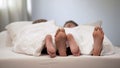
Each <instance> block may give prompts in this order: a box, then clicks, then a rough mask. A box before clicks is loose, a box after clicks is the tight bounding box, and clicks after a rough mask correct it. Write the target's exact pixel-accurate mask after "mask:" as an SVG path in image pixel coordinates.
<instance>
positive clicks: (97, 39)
mask: <svg viewBox="0 0 120 68" xmlns="http://www.w3.org/2000/svg"><path fill="white" fill-rule="evenodd" d="M93 39H94V45H93V56H100V54H101V51H102V47H103V46H102V43H103V39H104V32H103V30H102V28H101V27H95V29H94V32H93Z"/></svg>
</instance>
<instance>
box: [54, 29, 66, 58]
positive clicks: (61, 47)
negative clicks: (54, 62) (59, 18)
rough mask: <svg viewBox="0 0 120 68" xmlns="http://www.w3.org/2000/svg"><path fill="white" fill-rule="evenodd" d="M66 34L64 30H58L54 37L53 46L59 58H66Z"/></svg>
mask: <svg viewBox="0 0 120 68" xmlns="http://www.w3.org/2000/svg"><path fill="white" fill-rule="evenodd" d="M66 39H67V37H66V34H65V30H64V29H58V30H57V33H56V35H55V44H56V48H57V50H58V53H59V55H60V56H67V54H66Z"/></svg>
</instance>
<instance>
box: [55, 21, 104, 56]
mask: <svg viewBox="0 0 120 68" xmlns="http://www.w3.org/2000/svg"><path fill="white" fill-rule="evenodd" d="M76 26H78V25H77V24H76V23H75V22H74V21H67V22H66V23H65V24H64V27H65V28H66V27H67V28H74V27H76ZM66 38H67V40H65V39H66ZM93 39H94V44H93V45H94V46H93V51H92V55H93V56H100V54H101V51H102V43H103V39H104V32H103V30H102V28H101V27H99V26H96V27H95V28H94V32H93ZM55 41H56V46H57V48H58V51H59V54H60V55H62V56H66V42H68V45H69V47H68V48H67V52H68V53H69V52H70V51H71V53H72V54H73V55H74V56H79V55H80V50H79V47H78V45H77V43H76V41H75V39H74V37H73V36H72V34H67V35H65V30H64V29H59V30H58V31H57V34H56V40H55ZM65 41H66V42H65ZM69 54H70V53H69Z"/></svg>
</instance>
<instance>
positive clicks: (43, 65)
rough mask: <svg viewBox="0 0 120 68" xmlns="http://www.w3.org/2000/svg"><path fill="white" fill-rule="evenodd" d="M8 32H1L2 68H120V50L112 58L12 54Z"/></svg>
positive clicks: (0, 52)
mask: <svg viewBox="0 0 120 68" xmlns="http://www.w3.org/2000/svg"><path fill="white" fill-rule="evenodd" d="M6 36H7V31H2V32H0V68H120V53H119V52H118V51H120V49H119V48H118V47H116V48H115V49H117V50H116V52H118V53H117V54H114V55H110V56H86V55H82V56H78V57H74V56H72V55H70V56H67V57H60V56H57V57H55V58H50V57H49V56H48V55H41V56H38V57H35V56H30V55H25V54H18V53H15V52H12V48H11V47H10V46H6V45H7V43H6V39H7V38H6Z"/></svg>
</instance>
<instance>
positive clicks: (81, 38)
mask: <svg viewBox="0 0 120 68" xmlns="http://www.w3.org/2000/svg"><path fill="white" fill-rule="evenodd" d="M58 28H59V27H58V26H55V25H53V24H47V25H46V24H44V23H38V24H31V25H29V26H26V27H25V28H23V29H22V30H21V31H20V32H19V33H18V34H17V36H16V38H15V39H14V40H13V44H14V47H13V51H15V52H18V53H24V54H30V55H34V56H39V55H41V51H42V49H43V46H44V39H45V36H46V35H48V34H50V35H52V37H53V42H54V36H55V33H56V31H57V29H58ZM93 29H94V27H93V26H87V25H86V26H83V25H80V26H78V27H75V28H65V31H66V34H68V33H71V34H73V36H74V38H75V40H76V42H77V44H78V45H79V47H80V50H81V53H82V54H85V55H86V54H87V55H88V54H91V51H92V49H93V38H92V33H93ZM112 53H113V46H112V44H111V42H110V41H109V40H108V39H107V38H106V37H105V39H104V42H103V50H102V53H101V55H108V54H112Z"/></svg>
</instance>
